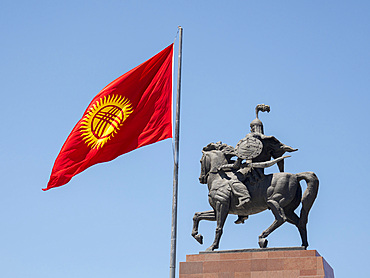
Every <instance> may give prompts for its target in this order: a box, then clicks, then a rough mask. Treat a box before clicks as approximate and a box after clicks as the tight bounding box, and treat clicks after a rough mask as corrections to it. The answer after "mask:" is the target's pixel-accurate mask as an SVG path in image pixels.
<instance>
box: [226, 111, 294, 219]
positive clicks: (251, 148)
mask: <svg viewBox="0 0 370 278" xmlns="http://www.w3.org/2000/svg"><path fill="white" fill-rule="evenodd" d="M259 111H262V112H266V111H267V112H270V106H268V105H264V104H259V105H257V106H256V119H254V120H253V121H252V122H251V124H250V127H251V132H250V133H248V134H247V135H246V136H245V138H243V139H241V140H240V141H239V143H238V144H237V146H236V148H235V149H236V153H237V157H238V158H237V160H236V161H235V163H234V165H233V167H232V168H233V169H234V170H236V171H237V175H236V176H237V178H238V180H233V181H232V185H231V187H232V191H233V193H234V195H236V196H237V197H238V200H239V204H238V205H237V206H236V207H243V206H245V205H247V204H248V203H249V202H250V201H251V196H250V193H249V191H248V188H247V186H246V185H249V186H250V185H253V184H255V183H257V182H258V181H259V180H261V179H262V178H263V177H264V168H252V167H251V166H250V165H251V162H265V161H270V160H271V158H274V159H276V158H279V157H281V156H282V155H283V154H284V153H285V152H294V151H297V149H293V148H292V147H290V146H287V145H285V144H283V143H281V142H280V141H279V140H278V139H276V138H275V137H274V136H266V135H264V133H263V124H262V122H261V120H260V119H258V112H259ZM261 143H262V144H261ZM243 160H246V162H244V163H243ZM277 165H278V167H279V170H280V172H284V160H281V161H279V162H278V163H277ZM247 218H248V216H240V215H239V216H238V219H237V220H236V221H235V223H236V224H240V223H244V220H245V219H247Z"/></svg>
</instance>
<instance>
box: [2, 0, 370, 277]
mask: <svg viewBox="0 0 370 278" xmlns="http://www.w3.org/2000/svg"><path fill="white" fill-rule="evenodd" d="M369 12H370V3H369V2H368V1H360V0H359V1H331V0H328V1H315V0H314V1H229V2H227V3H226V2H224V1H58V2H57V1H7V0H3V1H1V3H0V38H1V40H0V50H1V51H0V61H1V63H0V82H1V96H2V99H1V104H2V105H1V109H0V117H1V119H2V128H1V144H0V154H1V161H0V169H1V172H0V173H1V177H2V179H1V181H2V183H1V187H0V190H1V192H0V211H1V212H0V216H1V219H2V221H1V224H0V246H1V248H0V276H1V277H12V278H25V277H27V278H28V277H30V278H33V277H37V278H44V277H45V278H46V277H53V278H59V277H60V278H61V277H63V278H64V277H70V278H75V277H76V278H77V277H78V278H81V277H89V278H97V277H112V278H115V277H166V276H168V275H169V253H170V232H171V229H170V228H171V227H170V226H171V206H172V203H171V202H172V172H173V164H172V163H173V157H172V141H171V140H165V141H162V142H159V143H156V144H154V145H150V146H146V147H143V148H141V149H138V150H135V151H133V152H131V153H128V154H125V155H123V156H121V157H119V158H117V159H116V160H114V161H111V162H109V163H104V164H99V165H95V166H93V167H91V168H89V169H88V170H86V171H85V172H83V173H81V174H79V175H78V176H76V177H74V178H73V179H72V180H71V182H69V183H68V184H67V185H65V186H63V187H60V188H57V189H52V190H49V191H47V192H43V191H42V190H41V188H44V187H45V186H46V183H47V181H48V179H49V175H50V171H51V168H52V166H53V163H54V160H55V158H56V156H57V154H58V152H59V150H60V148H61V147H62V145H63V143H64V141H65V139H66V138H67V136H68V134H69V132H70V131H71V130H72V128H73V127H74V125H75V124H76V122H77V121H78V120H79V119H80V117H81V116H82V113H83V112H84V110H85V109H86V107H87V105H88V104H89V103H90V101H91V99H92V98H93V97H94V96H95V95H96V94H97V93H98V92H99V91H100V90H101V89H102V88H103V87H104V86H105V85H107V84H108V83H109V82H110V81H112V80H114V79H115V78H117V77H118V76H120V75H122V74H123V73H125V72H127V71H128V70H130V69H131V68H133V67H135V66H137V65H138V64H140V63H141V62H143V61H145V60H147V59H149V58H150V57H151V56H153V55H154V54H156V53H157V52H159V51H160V50H162V49H163V48H165V47H166V46H167V45H169V44H170V43H172V42H173V40H174V39H175V36H176V32H177V26H178V25H181V26H183V28H184V41H183V75H182V103H181V104H182V106H181V134H180V137H181V138H180V174H179V179H180V180H179V206H178V209H179V211H178V246H177V250H178V252H177V258H178V262H179V261H185V256H186V254H196V253H198V252H199V251H203V250H204V249H206V248H207V247H208V246H209V245H210V244H211V243H212V241H213V236H214V229H215V223H213V222H209V223H207V222H204V223H201V224H200V232H201V233H202V234H203V235H204V237H205V238H204V241H205V243H204V246H201V245H199V244H198V243H197V242H196V241H195V240H194V239H193V238H192V237H191V236H190V233H191V228H192V217H193V214H194V213H195V212H197V211H204V210H209V209H210V207H209V205H208V201H207V193H208V192H207V188H206V187H205V185H201V184H199V182H198V177H199V173H200V164H199V159H200V158H201V149H202V147H203V146H205V145H207V144H208V143H209V142H215V141H223V142H225V143H227V144H230V145H233V146H235V145H236V143H237V142H238V141H239V140H240V139H241V138H243V137H244V136H245V135H246V134H247V133H248V132H249V123H250V122H251V121H252V120H253V119H254V117H255V115H254V107H255V106H256V105H257V104H259V103H266V104H269V105H270V106H271V112H270V113H269V114H266V113H263V114H262V115H261V116H260V118H261V120H262V121H263V123H264V127H265V134H267V135H274V136H276V137H277V138H278V139H279V140H280V141H282V142H283V143H285V144H288V145H290V146H293V147H295V148H298V149H299V151H298V152H296V153H293V154H292V157H291V158H289V159H288V160H287V161H286V163H285V164H286V166H285V168H286V169H285V170H286V171H287V172H292V173H297V172H302V171H314V172H315V173H316V174H317V175H318V177H319V179H320V190H319V195H318V198H317V200H316V202H315V204H314V206H313V209H312V211H311V213H310V217H309V224H308V233H309V243H310V246H309V248H310V249H316V250H317V251H318V252H319V253H320V254H321V255H323V256H324V258H325V259H326V260H327V261H328V262H329V264H330V265H331V266H332V267H333V268H334V270H335V275H336V277H339V278H341V277H368V276H369V275H370V272H369V270H368V268H367V267H365V266H366V265H367V263H368V259H367V249H366V247H367V246H368V245H369V244H370V242H369V236H368V230H369V228H370V224H369V216H368V212H369V206H368V200H367V199H368V196H369V193H370V189H369V186H368V181H367V179H366V178H365V176H366V174H367V171H368V163H367V162H368V156H369V143H368V138H369V135H370V134H369V131H368V128H367V127H368V121H369V119H370V117H369V116H370V115H369V112H368V103H369V98H370V97H369V93H368V92H369V85H370V81H369V73H370V52H369V47H370V39H369V38H370V36H369V34H370V24H369ZM175 47H176V54H177V42H176V44H175ZM175 60H176V59H175ZM175 68H177V67H176V66H175ZM268 171H270V172H276V171H277V167H276V166H273V167H271V168H270V169H269V170H268ZM302 185H303V187H304V188H305V185H304V184H303V183H302ZM235 218H236V217H235V216H233V215H231V216H229V218H228V220H227V223H226V225H225V230H224V234H223V237H222V239H221V244H220V249H221V250H225V249H242V248H257V246H258V243H257V239H258V235H259V234H260V233H261V232H262V231H263V230H265V229H266V228H267V227H268V226H269V225H270V224H271V223H272V221H273V216H272V214H271V213H270V212H268V211H267V212H263V213H261V214H258V215H254V216H251V217H250V219H248V221H246V223H245V224H244V225H235V224H234V223H233V221H234V220H235ZM298 245H300V239H299V234H298V231H297V230H296V228H295V227H293V226H292V225H290V224H284V225H283V226H282V227H281V228H279V229H278V230H277V231H275V232H274V233H272V234H271V235H270V236H269V246H270V247H278V246H298Z"/></svg>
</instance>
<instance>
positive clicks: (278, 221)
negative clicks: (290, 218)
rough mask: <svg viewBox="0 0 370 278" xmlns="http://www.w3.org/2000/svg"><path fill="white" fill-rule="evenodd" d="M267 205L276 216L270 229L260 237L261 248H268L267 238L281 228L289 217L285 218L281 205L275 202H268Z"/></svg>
mask: <svg viewBox="0 0 370 278" xmlns="http://www.w3.org/2000/svg"><path fill="white" fill-rule="evenodd" d="M267 205H268V206H269V208H270V209H271V211H272V213H273V214H274V216H275V221H274V222H273V223H272V224H271V226H270V227H268V228H267V229H266V230H264V231H263V232H262V234H261V235H260V236H259V237H258V244H259V246H260V247H261V248H266V247H267V243H268V241H267V239H266V237H267V236H268V235H269V234H271V233H272V232H273V231H275V230H276V229H277V228H279V227H280V226H281V225H282V224H283V223H284V222H285V221H286V220H287V217H286V216H285V213H284V210H283V209H282V208H281V207H280V205H279V203H278V202H276V201H275V200H269V201H267Z"/></svg>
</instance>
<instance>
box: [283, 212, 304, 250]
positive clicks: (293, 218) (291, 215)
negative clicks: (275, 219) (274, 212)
mask: <svg viewBox="0 0 370 278" xmlns="http://www.w3.org/2000/svg"><path fill="white" fill-rule="evenodd" d="M285 214H286V217H287V221H288V222H289V223H291V224H293V225H295V226H296V227H297V228H298V231H299V234H300V235H301V239H302V246H305V247H307V246H308V242H307V229H306V227H300V225H299V217H298V215H297V214H295V212H294V211H285Z"/></svg>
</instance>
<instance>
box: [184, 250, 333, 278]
mask: <svg viewBox="0 0 370 278" xmlns="http://www.w3.org/2000/svg"><path fill="white" fill-rule="evenodd" d="M179 277H180V278H241V277H243V278H297V277H299V278H334V272H333V269H332V268H331V267H330V265H329V264H328V263H327V262H326V261H325V259H324V258H323V257H321V256H320V254H319V253H318V252H317V251H316V250H304V249H303V248H300V247H291V248H265V249H244V250H230V251H213V252H200V253H199V254H198V255H187V256H186V262H180V276H179Z"/></svg>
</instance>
